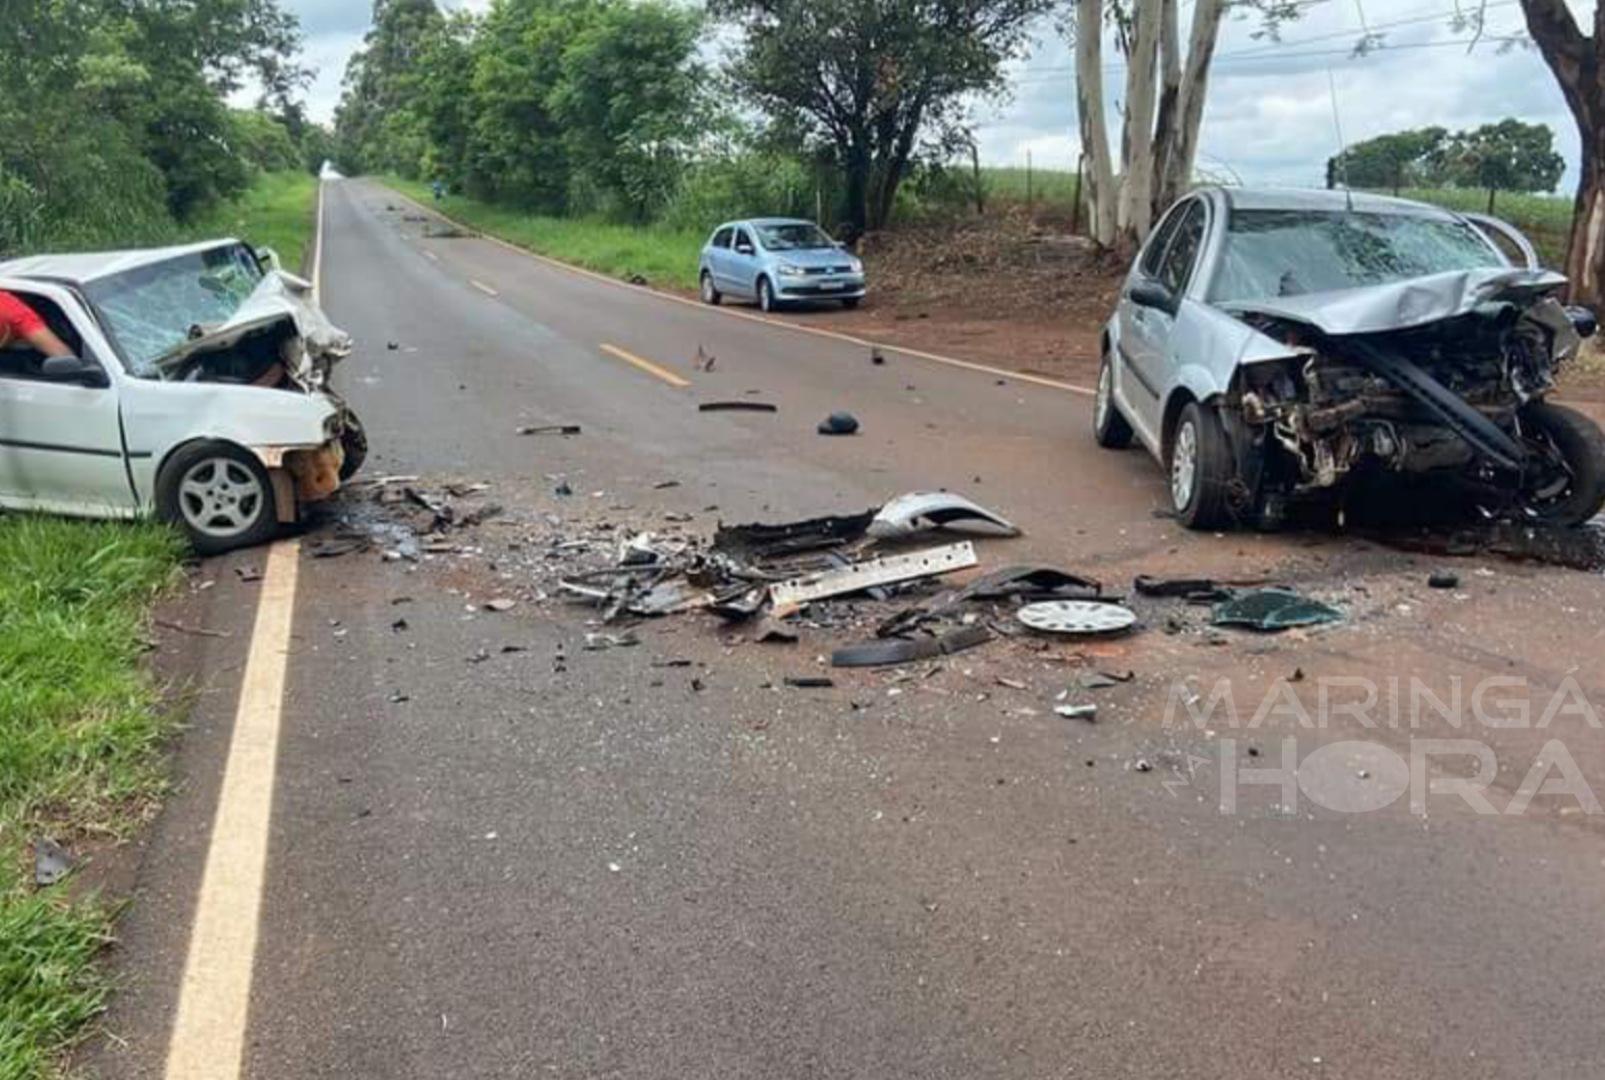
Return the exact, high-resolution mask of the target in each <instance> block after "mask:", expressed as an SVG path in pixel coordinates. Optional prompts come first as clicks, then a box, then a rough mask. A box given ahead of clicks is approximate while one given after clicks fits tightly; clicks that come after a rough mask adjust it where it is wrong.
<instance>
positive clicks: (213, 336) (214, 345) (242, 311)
mask: <svg viewBox="0 0 1605 1080" xmlns="http://www.w3.org/2000/svg"><path fill="white" fill-rule="evenodd" d="M282 319H289V320H291V321H292V322H294V324H295V328H296V333H297V334H298V335H299V336H300V338H301V342H302V344H303V346H304V347H305V352H304V355H303V357H302V361H301V365H300V367H301V369H300V370H295V371H291V372H290V375H291V376H292V377H293V378H295V379H296V380H297V381H298V382H303V383H305V381H306V380H307V378H308V376H309V374H310V372H309V371H308V370H307V369H308V368H310V366H311V365H310V361H312V360H314V359H323V360H327V361H328V362H329V363H331V364H332V363H333V362H334V361H336V360H339V359H341V358H342V357H344V356H346V355H347V354H348V353H350V352H351V335H350V334H347V333H346V332H345V331H344V330H341V329H340V328H339V327H337V326H335V325H334V324H333V323H332V322H330V321H329V318H328V316H327V315H325V314H323V312H322V311H321V310H319V308H318V307H317V306H316V305H315V304H313V303H312V284H311V282H308V281H306V280H305V279H303V278H299V277H296V276H295V275H294V274H289V273H286V272H285V271H283V270H272V271H269V272H268V274H267V275H266V276H265V277H263V279H262V282H261V284H259V285H258V286H257V287H256V289H255V290H254V291H253V292H252V293H251V295H250V296H248V297H246V298H245V302H244V303H242V304H241V305H240V306H239V309H238V310H236V311H235V312H234V314H233V315H232V316H231V317H230V318H229V319H228V321H226V322H222V323H218V324H216V325H215V326H211V327H207V328H205V332H204V333H202V334H200V335H199V336H197V337H193V338H190V339H189V340H188V341H186V342H184V343H183V344H182V345H179V346H178V347H176V348H174V349H172V350H171V351H169V352H168V353H167V354H166V355H164V356H163V357H162V358H161V359H160V360H159V361H157V366H158V367H159V368H160V369H161V370H162V371H163V372H164V373H166V372H171V371H178V370H181V369H182V368H183V367H184V366H185V364H186V363H187V362H188V361H189V360H190V359H191V358H192V357H195V356H198V355H201V354H203V353H209V352H217V351H220V350H222V349H227V348H230V347H231V346H233V345H234V344H235V343H237V342H238V341H239V340H240V339H241V338H242V337H244V336H245V335H246V334H248V333H250V332H251V331H253V330H258V329H261V328H262V327H264V326H270V325H272V324H273V323H275V322H278V321H280V320H282Z"/></svg>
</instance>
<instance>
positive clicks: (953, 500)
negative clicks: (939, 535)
mask: <svg viewBox="0 0 1605 1080" xmlns="http://www.w3.org/2000/svg"><path fill="white" fill-rule="evenodd" d="M961 522H962V523H966V524H969V523H974V522H983V523H985V524H987V525H990V526H992V527H993V529H995V530H998V531H999V532H1000V533H1001V535H1003V536H1019V535H1020V529H1019V527H1018V526H1016V525H1014V524H1013V523H1012V522H1010V521H1007V520H1005V519H1003V518H1001V517H999V516H998V515H997V514H994V513H993V512H992V511H990V510H988V509H987V508H986V507H984V506H981V505H980V504H978V503H975V502H972V501H970V500H969V499H966V498H965V497H964V496H962V495H954V494H953V493H952V492H947V491H915V492H910V493H909V494H907V495H899V496H898V497H897V498H895V499H893V500H892V501H891V502H888V503H887V504H886V505H885V506H883V507H881V508H880V510H879V512H877V513H876V515H875V518H874V520H873V521H871V522H870V523H869V535H871V536H873V537H875V538H876V539H877V540H889V539H893V538H898V537H904V536H913V535H914V534H915V533H917V532H922V531H924V530H926V529H941V528H946V527H948V526H950V525H954V524H957V523H961Z"/></svg>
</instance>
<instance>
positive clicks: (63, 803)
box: [0, 514, 180, 1080]
mask: <svg viewBox="0 0 1605 1080" xmlns="http://www.w3.org/2000/svg"><path fill="white" fill-rule="evenodd" d="M179 557H180V547H179V543H178V540H177V538H176V537H175V536H174V535H173V534H172V533H171V532H170V531H169V530H167V529H166V528H163V527H160V526H156V525H144V524H141V525H131V524H117V523H89V522H79V521H66V520H60V519H55V518H45V517H36V516H32V515H13V514H8V515H4V516H0V1080H32V1078H36V1077H47V1076H51V1075H53V1072H54V1069H55V1064H56V1062H57V1060H58V1058H59V1055H60V1054H61V1051H62V1050H63V1049H64V1048H65V1047H66V1046H67V1045H69V1044H70V1043H71V1041H72V1040H73V1039H74V1037H75V1036H76V1035H77V1034H78V1033H79V1032H80V1031H81V1030H82V1026H83V1024H84V1022H85V1021H86V1020H88V1019H89V1018H90V1017H92V1016H93V1015H94V1014H95V1013H96V1012H97V1011H98V1010H99V1009H100V1006H101V1003H102V1001H103V1000H104V997H105V994H106V989H107V987H106V982H105V978H104V976H103V975H102V974H101V973H100V972H98V971H97V969H96V968H95V966H94V964H93V962H92V961H93V960H94V957H95V955H96V953H97V952H98V951H99V950H100V948H101V946H102V945H103V944H104V943H105V942H106V941H107V940H108V938H109V935H110V931H111V923H110V910H109V908H108V907H107V906H106V905H105V904H103V903H101V902H100V901H99V900H98V899H96V898H94V897H86V898H78V899H71V898H69V895H68V886H67V885H62V884H58V885H56V886H54V887H52V888H50V889H44V890H36V889H35V887H34V886H33V884H32V872H31V871H32V858H31V840H32V838H33V837H35V836H37V835H41V834H43V835H50V836H52V837H54V838H56V839H58V840H61V841H64V842H66V843H68V844H69V845H71V844H74V843H75V842H77V843H81V842H83V841H84V840H87V839H90V838H117V837H121V836H123V835H126V834H127V832H128V831H129V830H130V829H131V828H133V826H134V825H136V824H137V823H138V822H139V821H141V820H143V818H144V816H145V815H144V811H145V810H146V809H147V808H148V807H149V806H150V805H152V799H153V797H154V796H155V794H156V793H157V792H158V791H159V789H160V787H161V783H162V779H161V777H162V772H161V759H162V754H161V748H162V743H163V740H164V739H165V738H166V737H167V735H168V734H169V732H170V731H171V726H172V717H171V715H170V714H169V713H168V712H167V711H165V710H164V709H163V708H162V702H161V697H160V694H159V691H158V689H157V688H156V686H155V685H154V684H153V683H152V681H151V679H150V677H149V675H148V674H146V672H145V671H144V669H143V667H142V666H141V664H140V656H141V653H142V650H143V647H144V646H143V644H142V641H143V630H144V620H145V618H146V614H147V611H148V609H149V606H150V604H151V602H152V601H153V600H154V598H155V597H156V595H157V594H158V593H159V592H160V591H161V590H162V588H163V587H165V586H166V585H167V584H168V583H169V582H170V581H171V580H172V579H173V576H174V574H175V573H176V569H177V565H178V560H179Z"/></svg>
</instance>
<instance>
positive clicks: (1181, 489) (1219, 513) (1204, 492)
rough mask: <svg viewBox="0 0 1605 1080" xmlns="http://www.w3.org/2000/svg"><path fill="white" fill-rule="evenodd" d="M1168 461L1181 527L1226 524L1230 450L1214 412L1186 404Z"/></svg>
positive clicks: (1211, 527) (1172, 503) (1230, 472)
mask: <svg viewBox="0 0 1605 1080" xmlns="http://www.w3.org/2000/svg"><path fill="white" fill-rule="evenodd" d="M1167 457H1168V459H1169V460H1168V461H1167V462H1166V463H1165V471H1166V472H1167V473H1168V474H1169V477H1170V502H1171V506H1172V508H1173V509H1174V510H1175V511H1176V517H1177V518H1178V519H1179V520H1180V521H1181V523H1182V524H1183V525H1185V526H1187V528H1189V529H1218V528H1220V527H1221V526H1223V525H1226V524H1228V523H1229V522H1230V521H1231V509H1230V504H1229V502H1228V498H1227V494H1228V491H1229V490H1230V485H1231V480H1232V473H1233V468H1232V448H1231V446H1230V445H1229V444H1228V443H1227V442H1226V429H1225V428H1223V427H1222V426H1221V422H1220V417H1219V416H1218V415H1216V413H1215V410H1214V409H1212V408H1209V407H1207V406H1204V405H1200V404H1199V403H1198V402H1196V401H1190V402H1188V403H1187V406H1186V407H1185V408H1183V409H1182V411H1181V416H1180V417H1178V418H1177V420H1176V429H1175V431H1174V432H1173V433H1172V434H1171V437H1170V453H1169V454H1168V455H1167Z"/></svg>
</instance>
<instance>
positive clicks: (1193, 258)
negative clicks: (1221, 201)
mask: <svg viewBox="0 0 1605 1080" xmlns="http://www.w3.org/2000/svg"><path fill="white" fill-rule="evenodd" d="M1207 223H1208V215H1207V211H1206V209H1205V206H1204V200H1203V199H1199V198H1194V199H1190V200H1188V202H1187V204H1186V205H1185V206H1184V207H1183V209H1182V215H1181V217H1180V218H1178V219H1177V222H1176V231H1175V233H1174V234H1173V235H1172V236H1171V237H1170V242H1169V243H1167V244H1166V245H1165V254H1164V256H1163V257H1162V258H1161V259H1160V260H1159V272H1158V282H1159V284H1160V285H1161V286H1163V287H1164V289H1165V291H1166V292H1167V293H1168V294H1169V295H1170V296H1171V298H1172V304H1173V307H1172V310H1170V311H1164V310H1162V309H1160V308H1146V309H1144V315H1143V316H1142V317H1141V318H1140V319H1138V322H1139V324H1140V325H1141V328H1142V329H1141V336H1142V346H1141V348H1140V349H1139V350H1137V351H1136V356H1135V358H1134V360H1133V363H1132V367H1133V374H1134V376H1135V377H1136V378H1137V379H1138V380H1140V381H1141V382H1142V383H1143V384H1144V386H1145V387H1152V388H1154V390H1153V394H1152V396H1151V397H1150V398H1148V399H1145V400H1144V402H1143V409H1142V422H1143V423H1144V424H1145V425H1146V426H1147V427H1148V430H1149V431H1151V432H1154V433H1156V434H1157V433H1159V432H1161V431H1162V429H1163V423H1164V410H1165V401H1166V400H1167V399H1168V398H1169V395H1170V391H1171V389H1172V388H1173V387H1174V386H1175V383H1176V369H1177V368H1178V367H1179V366H1180V365H1181V363H1182V361H1183V360H1184V359H1185V354H1186V349H1187V343H1186V342H1185V341H1180V340H1178V339H1177V336H1176V324H1177V315H1176V313H1177V311H1179V310H1180V308H1181V306H1182V305H1183V304H1185V303H1187V286H1188V285H1189V284H1190V283H1191V281H1192V277H1193V269H1194V267H1195V266H1196V265H1197V263H1198V253H1199V251H1200V249H1202V247H1203V245H1204V228H1205V226H1206V224H1207Z"/></svg>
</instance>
